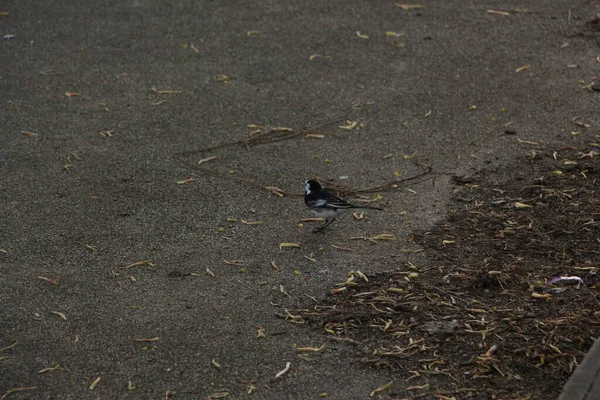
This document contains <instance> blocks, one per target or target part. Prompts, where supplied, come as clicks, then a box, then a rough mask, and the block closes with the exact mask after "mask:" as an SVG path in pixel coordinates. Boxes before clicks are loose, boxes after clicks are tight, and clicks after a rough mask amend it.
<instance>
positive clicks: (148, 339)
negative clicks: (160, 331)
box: [133, 337, 160, 343]
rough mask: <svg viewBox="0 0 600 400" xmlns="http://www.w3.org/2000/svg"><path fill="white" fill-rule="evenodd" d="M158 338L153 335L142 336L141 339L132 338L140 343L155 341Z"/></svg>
mask: <svg viewBox="0 0 600 400" xmlns="http://www.w3.org/2000/svg"><path fill="white" fill-rule="evenodd" d="M158 340H160V338H158V337H153V338H143V339H134V340H133V341H134V342H141V343H149V342H156V341H158Z"/></svg>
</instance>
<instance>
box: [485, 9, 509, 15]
mask: <svg viewBox="0 0 600 400" xmlns="http://www.w3.org/2000/svg"><path fill="white" fill-rule="evenodd" d="M487 12H488V14H494V15H503V16H505V17H508V16H509V15H510V13H509V12H508V11H500V10H487Z"/></svg>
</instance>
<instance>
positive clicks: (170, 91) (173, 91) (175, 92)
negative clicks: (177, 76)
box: [152, 87, 181, 94]
mask: <svg viewBox="0 0 600 400" xmlns="http://www.w3.org/2000/svg"><path fill="white" fill-rule="evenodd" d="M152 91H153V92H154V93H156V94H180V93H181V90H158V89H157V88H155V87H153V88H152Z"/></svg>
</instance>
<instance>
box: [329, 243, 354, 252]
mask: <svg viewBox="0 0 600 400" xmlns="http://www.w3.org/2000/svg"><path fill="white" fill-rule="evenodd" d="M331 247H333V248H334V249H337V250H341V251H354V249H351V248H349V247H344V246H338V245H335V244H332V245H331Z"/></svg>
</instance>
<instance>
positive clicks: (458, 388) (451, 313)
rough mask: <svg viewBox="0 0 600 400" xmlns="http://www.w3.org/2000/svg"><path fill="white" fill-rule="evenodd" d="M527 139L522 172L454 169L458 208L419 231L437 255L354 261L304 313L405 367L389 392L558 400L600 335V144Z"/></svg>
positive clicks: (374, 362) (365, 359)
mask: <svg viewBox="0 0 600 400" xmlns="http://www.w3.org/2000/svg"><path fill="white" fill-rule="evenodd" d="M526 145H528V146H530V147H531V148H532V149H531V150H530V151H529V152H528V153H527V156H524V157H523V158H522V159H520V160H519V162H518V163H517V164H516V165H514V169H513V170H512V171H500V172H498V173H496V172H484V173H481V174H479V175H478V176H474V177H457V178H456V179H455V181H456V184H457V185H458V187H457V189H456V192H455V208H456V209H455V210H452V212H451V213H450V216H449V217H448V218H447V219H446V221H445V222H443V223H442V224H438V225H437V226H436V227H434V228H433V229H432V230H430V231H427V232H420V233H416V234H414V236H412V237H411V238H410V239H409V240H411V241H413V242H414V243H418V244H420V245H421V246H422V247H423V250H424V251H425V253H424V254H427V255H428V259H429V260H430V262H429V264H428V265H412V264H408V265H407V266H406V267H405V268H402V270H398V271H393V272H389V273H383V274H377V275H372V276H371V275H369V276H365V275H363V274H362V273H360V272H354V273H351V274H350V277H349V279H348V281H347V282H343V283H340V284H339V285H338V286H337V287H336V288H335V289H333V290H332V292H331V295H330V296H328V297H327V298H326V299H325V300H323V301H321V302H319V304H318V305H317V306H314V307H311V308H310V309H309V310H302V311H300V312H299V313H298V314H299V316H301V317H302V319H303V320H305V321H306V322H307V323H308V324H309V326H311V327H313V328H314V329H318V330H322V331H323V332H325V331H326V332H327V334H328V335H329V337H330V338H331V339H333V340H336V341H346V342H348V343H351V344H352V345H353V346H354V349H355V351H356V355H357V357H358V359H360V362H362V363H364V364H365V365H368V366H371V367H374V368H389V369H392V370H393V371H395V372H397V374H398V377H397V380H395V381H394V384H392V385H391V386H389V387H386V388H384V390H382V391H381V392H380V394H381V395H384V396H385V395H389V396H391V397H394V398H431V399H433V398H436V399H459V398H460V399H467V398H468V399H472V398H486V399H487V398H511V399H515V398H519V399H553V398H556V396H557V394H558V393H559V392H560V390H561V387H562V385H563V384H564V383H565V382H566V380H567V379H568V378H569V376H570V374H571V373H572V372H573V370H574V368H575V367H576V366H577V365H578V363H579V362H580V361H581V359H582V358H583V356H584V355H585V352H586V351H587V350H588V349H589V348H590V347H591V345H592V344H593V341H594V338H596V337H597V336H598V334H599V333H600V311H598V310H599V309H600V308H599V306H600V301H599V299H598V294H599V290H598V289H599V288H600V283H599V282H600V278H599V276H598V269H599V267H600V229H599V225H598V220H599V219H600V198H599V193H598V182H597V180H598V177H599V175H600V169H599V168H598V153H597V151H598V150H597V147H595V146H596V145H595V144H593V143H592V144H588V145H581V146H580V147H578V148H576V147H570V146H566V147H564V148H562V149H557V150H556V151H554V150H552V149H546V150H539V146H536V145H534V144H526ZM507 172H508V174H507ZM500 176H510V177H512V178H511V179H510V180H508V181H507V180H506V179H504V180H503V181H502V182H501V183H498V182H496V179H497V177H500ZM567 277H568V278H567ZM299 316H298V317H297V318H296V322H298V319H299ZM490 396H492V397H490ZM494 396H495V397H494Z"/></svg>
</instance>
